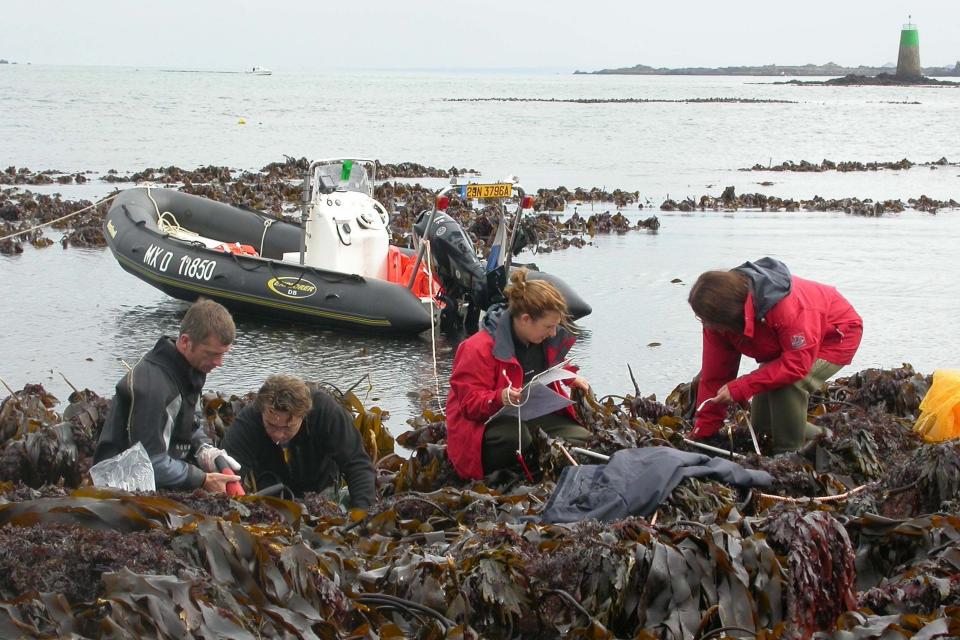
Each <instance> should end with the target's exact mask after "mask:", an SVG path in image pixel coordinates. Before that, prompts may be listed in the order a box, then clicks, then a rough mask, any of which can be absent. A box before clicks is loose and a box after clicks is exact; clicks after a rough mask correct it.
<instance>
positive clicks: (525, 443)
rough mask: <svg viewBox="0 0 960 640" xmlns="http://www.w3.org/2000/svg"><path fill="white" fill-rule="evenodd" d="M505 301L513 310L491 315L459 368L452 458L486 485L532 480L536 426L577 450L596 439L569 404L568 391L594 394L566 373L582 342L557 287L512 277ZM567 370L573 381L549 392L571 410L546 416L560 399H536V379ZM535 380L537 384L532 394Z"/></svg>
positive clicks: (450, 426)
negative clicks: (512, 474) (517, 475)
mask: <svg viewBox="0 0 960 640" xmlns="http://www.w3.org/2000/svg"><path fill="white" fill-rule="evenodd" d="M504 295H505V296H506V297H507V303H506V304H498V305H494V306H492V307H490V309H489V310H487V315H486V316H485V317H484V319H483V326H482V327H481V330H480V331H478V332H477V333H475V334H474V335H472V336H470V337H469V338H468V339H466V340H465V341H463V342H462V343H461V344H460V346H459V347H458V348H457V355H456V357H455V358H454V360H453V373H452V374H451V376H450V392H449V394H448V396H447V455H448V456H449V457H450V461H451V462H452V463H453V466H454V468H455V469H456V471H457V474H459V475H460V477H461V478H464V479H465V480H479V479H481V478H483V476H485V475H487V474H489V473H492V472H494V471H498V470H500V469H514V470H520V471H523V472H524V473H525V474H526V475H527V478H528V479H531V480H532V476H531V473H530V469H529V467H528V465H529V464H530V460H529V457H527V458H525V457H524V455H523V454H524V453H526V452H527V451H528V449H529V447H530V444H531V442H532V437H531V435H530V427H532V426H536V427H539V428H540V429H543V431H545V432H546V433H547V434H548V435H550V436H551V437H554V438H563V439H564V440H568V441H573V442H576V443H582V442H583V441H584V440H586V439H587V438H588V437H589V436H590V432H589V431H587V430H586V429H584V428H583V427H582V426H581V425H580V424H579V423H578V422H577V419H576V414H575V413H574V411H573V409H572V407H571V406H569V402H567V401H564V400H563V398H567V397H568V394H567V392H566V390H565V389H564V388H563V386H562V385H563V384H566V385H567V386H570V387H577V388H580V389H583V390H587V389H589V388H590V385H589V384H588V383H587V381H586V380H585V379H584V378H582V377H580V376H578V375H576V368H575V367H571V366H569V365H566V366H563V365H564V359H565V358H566V354H567V352H568V351H569V350H570V347H571V346H572V345H573V343H574V341H575V339H576V338H575V336H574V335H573V333H572V332H571V331H570V330H569V329H568V327H567V325H566V314H567V303H566V301H565V300H564V299H563V295H561V293H560V292H559V291H557V289H556V287H554V286H553V285H551V284H550V283H549V282H546V281H544V280H527V272H526V270H525V269H519V270H517V271H515V272H514V273H513V274H512V275H511V277H510V284H509V285H508V286H507V288H506V289H505V290H504ZM559 366H563V369H565V370H566V371H567V372H568V373H567V374H566V375H557V372H553V371H550V372H548V373H549V374H552V375H549V379H552V380H553V381H552V382H549V383H548V385H547V387H548V388H549V389H552V392H556V394H560V396H562V398H561V399H560V402H559V404H560V405H561V406H562V405H566V406H565V407H564V408H561V409H559V410H556V411H551V412H548V413H545V414H543V413H541V411H542V410H543V409H544V408H549V407H550V406H551V404H550V402H551V400H550V397H549V396H552V395H554V394H553V393H552V392H545V393H534V391H541V392H542V391H544V390H543V389H534V387H536V386H537V385H538V382H537V381H536V380H534V378H535V377H536V376H538V375H540V374H543V373H544V372H546V371H547V370H548V369H551V368H552V367H558V369H559ZM556 378H565V379H564V380H562V381H561V380H556ZM543 379H548V378H546V377H544V378H543ZM531 380H534V384H532V385H530V386H525V385H527V384H528V383H530V382H531ZM524 409H527V411H524ZM496 414H499V415H496ZM491 418H492V419H491Z"/></svg>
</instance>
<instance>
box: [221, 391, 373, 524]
mask: <svg viewBox="0 0 960 640" xmlns="http://www.w3.org/2000/svg"><path fill="white" fill-rule="evenodd" d="M223 447H224V449H226V450H227V451H228V452H229V453H230V455H232V456H233V457H235V458H236V459H237V460H238V461H239V462H240V464H241V465H243V468H244V470H245V474H244V475H245V479H246V481H247V484H248V485H249V486H250V487H251V488H252V489H253V490H254V491H257V490H261V489H265V488H267V487H268V486H271V485H275V484H278V483H283V484H284V485H286V486H287V487H288V488H289V489H290V490H291V491H293V493H294V494H296V495H297V496H301V495H303V494H304V493H305V492H308V491H316V492H320V491H323V490H324V489H327V488H328V487H331V486H333V485H334V483H335V482H337V479H338V476H339V475H340V474H343V476H344V477H345V478H346V480H347V488H348V489H349V491H350V504H349V506H350V507H354V508H361V509H366V508H367V507H369V506H370V505H371V504H373V502H374V501H375V500H376V493H375V482H374V471H373V463H372V462H371V461H370V456H368V455H367V452H366V451H364V449H363V443H362V442H361V440H360V433H359V432H358V431H357V429H356V428H355V427H354V426H353V421H352V420H351V419H350V415H349V414H348V413H347V411H346V410H345V409H344V408H343V407H341V406H340V405H339V404H338V403H337V401H336V400H334V399H333V398H332V397H331V396H330V395H329V394H327V393H324V392H323V391H317V392H315V393H312V394H311V392H310V390H309V388H307V385H306V384H304V382H303V381H302V380H300V379H299V378H295V377H293V376H285V375H273V376H270V377H269V378H267V380H266V381H265V382H264V383H263V386H262V387H260V391H259V392H258V393H257V399H256V401H255V402H253V403H251V404H249V405H248V406H246V407H244V409H243V410H242V411H241V412H240V413H239V415H237V418H236V420H234V423H233V425H231V426H230V428H229V429H227V433H226V435H225V436H224V438H223Z"/></svg>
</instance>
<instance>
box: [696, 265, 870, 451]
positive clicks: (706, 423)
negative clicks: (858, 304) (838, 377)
mask: <svg viewBox="0 0 960 640" xmlns="http://www.w3.org/2000/svg"><path fill="white" fill-rule="evenodd" d="M689 302H690V306H691V307H692V308H693V311H694V313H696V314H697V318H698V319H700V321H701V322H702V323H703V367H702V369H701V370H700V387H699V389H698V391H697V402H698V403H702V402H703V401H704V400H706V399H707V398H713V399H714V400H713V402H709V403H707V404H706V405H705V406H704V407H703V409H701V410H700V412H699V413H698V414H697V420H696V425H695V427H694V429H693V432H692V433H691V437H692V438H694V439H702V438H706V437H708V436H711V435H713V434H714V433H716V432H717V431H719V430H720V428H721V426H723V419H724V416H725V415H726V409H727V408H726V405H727V404H729V403H731V402H737V403H740V402H743V401H745V400H747V399H750V398H753V401H752V403H751V408H750V415H751V417H752V423H753V426H754V427H755V428H756V430H757V431H758V432H760V433H765V434H767V435H768V436H769V437H770V439H771V442H772V446H770V447H769V449H771V452H772V453H781V452H784V451H795V450H796V449H799V448H800V447H801V446H802V445H803V442H804V439H805V438H806V437H809V436H813V435H815V434H818V433H820V432H821V430H820V429H818V428H817V427H814V426H813V425H808V424H807V402H808V400H809V397H810V392H811V391H814V390H816V389H818V388H820V386H821V385H822V384H823V383H824V382H825V381H826V380H827V379H828V378H830V376H832V375H834V374H835V373H837V371H839V370H840V369H841V368H842V367H843V365H847V364H850V361H851V360H853V355H854V354H855V353H856V351H857V347H859V346H860V338H861V336H862V334H863V320H862V319H861V318H860V316H859V315H858V314H857V312H856V311H855V310H854V308H853V307H852V306H851V305H850V303H849V302H847V301H846V299H845V298H844V297H843V296H841V295H840V294H839V293H838V292H837V290H836V289H834V288H833V287H831V286H828V285H825V284H820V283H819V282H813V281H811V280H804V279H803V278H798V277H796V276H793V275H791V274H790V271H789V270H788V269H787V266H786V265H785V264H783V263H782V262H780V261H779V260H774V259H773V258H761V259H760V260H757V261H756V262H746V263H744V264H742V265H740V266H739V267H737V268H735V269H732V270H730V271H707V272H706V273H703V274H701V275H700V277H699V278H698V279H697V281H696V283H694V285H693V288H692V289H691V290H690V297H689ZM741 354H743V355H748V356H751V357H752V358H755V359H756V360H757V362H759V363H760V368H759V369H757V370H756V371H753V372H752V373H748V374H747V375H744V376H740V377H739V378H738V377H737V372H738V370H739V368H740V355H741Z"/></svg>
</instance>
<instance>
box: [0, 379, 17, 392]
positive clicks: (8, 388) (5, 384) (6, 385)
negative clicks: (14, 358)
mask: <svg viewBox="0 0 960 640" xmlns="http://www.w3.org/2000/svg"><path fill="white" fill-rule="evenodd" d="M0 382H3V386H5V387H6V388H7V391H9V392H10V395H12V396H15V395H17V392H16V391H14V390H13V389H11V388H10V385H8V384H7V383H6V382H4V380H3V378H0Z"/></svg>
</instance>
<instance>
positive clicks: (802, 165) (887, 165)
mask: <svg viewBox="0 0 960 640" xmlns="http://www.w3.org/2000/svg"><path fill="white" fill-rule="evenodd" d="M956 166H960V162H950V161H949V160H947V159H946V157H942V158H940V159H939V160H934V161H932V162H911V161H910V160H907V159H906V158H903V159H901V160H896V161H893V162H859V161H856V160H850V161H842V162H834V161H833V160H827V159H826V158H824V159H823V160H821V161H820V162H819V163H813V162H809V161H807V160H801V161H800V162H799V163H795V162H793V161H791V160H785V161H784V162H782V163H780V164H774V165H767V166H763V165H762V164H759V163H758V164H755V165H753V166H752V167H746V168H742V169H737V171H795V172H800V173H822V172H824V171H839V172H841V173H849V172H853V171H880V170H883V169H889V170H892V171H906V170H907V169H911V168H913V167H929V168H930V169H937V168H939V167H956Z"/></svg>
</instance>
